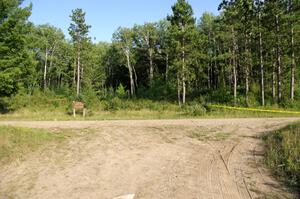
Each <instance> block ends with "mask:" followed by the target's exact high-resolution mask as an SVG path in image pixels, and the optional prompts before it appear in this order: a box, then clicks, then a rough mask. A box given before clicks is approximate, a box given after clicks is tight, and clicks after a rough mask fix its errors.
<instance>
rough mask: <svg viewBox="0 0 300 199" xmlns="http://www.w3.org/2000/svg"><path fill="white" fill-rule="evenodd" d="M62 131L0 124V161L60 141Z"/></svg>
mask: <svg viewBox="0 0 300 199" xmlns="http://www.w3.org/2000/svg"><path fill="white" fill-rule="evenodd" d="M66 135H67V134H66V133H64V132H56V133H55V132H50V131H46V130H41V129H30V128H20V127H9V126H0V162H10V161H12V160H15V159H22V157H23V156H24V155H25V154H27V153H29V152H32V151H35V150H37V149H38V148H39V147H41V146H43V145H44V144H46V143H50V142H53V141H55V142H61V141H63V140H64V139H65V138H66Z"/></svg>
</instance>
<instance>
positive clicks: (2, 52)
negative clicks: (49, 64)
mask: <svg viewBox="0 0 300 199" xmlns="http://www.w3.org/2000/svg"><path fill="white" fill-rule="evenodd" d="M21 3H22V1H18V0H0V71H1V72H0V97H1V96H2V97H3V96H10V95H12V94H15V93H17V92H18V91H19V90H20V89H22V88H25V89H26V91H28V92H29V91H30V90H31V89H32V87H33V86H34V85H35V77H36V70H35V66H36V61H35V60H34V59H33V53H32V50H31V49H30V46H29V45H28V40H29V33H30V31H31V28H32V26H31V24H30V23H29V22H28V17H29V16H30V15H31V6H30V7H26V8H20V7H19V6H20V5H21Z"/></svg>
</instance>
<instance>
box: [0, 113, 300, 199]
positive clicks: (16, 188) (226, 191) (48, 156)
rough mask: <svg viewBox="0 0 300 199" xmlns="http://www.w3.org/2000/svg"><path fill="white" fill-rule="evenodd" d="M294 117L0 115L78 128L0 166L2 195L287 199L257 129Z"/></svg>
mask: <svg viewBox="0 0 300 199" xmlns="http://www.w3.org/2000/svg"><path fill="white" fill-rule="evenodd" d="M296 120H297V119H292V118H284V119H281V118H280V119H216V120H215V119H214V120H213V119H212V120H211V119H208V120H157V121H153V120H152V121H98V122H93V121H92V122H0V125H15V126H25V127H33V128H47V129H62V128H73V129H78V131H80V132H81V136H77V137H74V138H71V139H69V140H68V141H67V142H66V143H65V144H64V145H63V146H61V145H58V146H59V147H58V146H55V145H50V146H44V147H42V149H41V150H39V151H37V152H34V153H32V154H28V155H27V156H26V158H25V159H24V160H22V161H18V162H14V163H11V164H9V165H4V166H1V167H0V199H2V198H3V199H4V198H10V197H11V198H22V199H23V198H31V199H34V198H41V199H44V198H55V199H66V198H72V199H73V198H80V199H85V198H88V199H90V198H92V199H93V198H95V199H96V198H97V199H112V198H116V197H118V196H124V197H123V198H125V195H127V198H133V197H134V199H141V198H143V199H200V198H204V199H235V198H237V199H243V198H245V199H253V198H267V197H274V198H293V196H292V195H291V194H290V193H288V192H287V191H286V190H285V189H284V188H283V186H282V185H280V184H279V183H278V182H276V181H275V180H274V179H273V178H272V177H271V176H270V172H269V171H268V170H267V169H265V168H263V166H262V158H263V157H262V155H263V145H262V142H261V140H260V139H258V137H257V136H259V135H261V133H262V132H265V131H269V130H274V129H278V128H280V127H282V126H284V125H286V124H288V123H291V122H293V121H296ZM130 194H131V195H130ZM294 197H295V196H294ZM121 198H122V197H121Z"/></svg>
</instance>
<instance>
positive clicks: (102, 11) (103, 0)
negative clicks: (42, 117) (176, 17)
mask: <svg viewBox="0 0 300 199" xmlns="http://www.w3.org/2000/svg"><path fill="white" fill-rule="evenodd" d="M175 2H176V0H50V1H47V0H25V1H24V3H23V5H24V6H26V5H29V4H30V3H32V4H33V9H32V16H31V17H30V18H29V20H30V21H31V22H33V23H34V24H37V25H38V24H46V23H48V24H50V25H53V26H55V27H58V28H60V29H61V30H62V31H63V32H64V33H65V35H66V36H67V37H68V27H69V25H70V22H71V21H70V14H71V11H72V10H73V9H76V8H82V9H83V10H84V11H85V12H86V22H87V24H89V25H91V26H92V27H91V29H90V34H89V35H90V37H91V38H92V39H93V41H95V42H99V41H105V42H110V41H111V38H112V34H113V33H114V31H115V30H116V29H117V28H118V27H120V26H121V27H132V26H133V25H134V24H143V23H145V22H156V21H158V20H160V19H163V18H165V17H166V16H167V15H168V14H171V6H172V5H174V3H175ZM220 2H221V0H189V3H190V4H191V5H192V7H193V9H194V14H195V17H196V18H197V19H199V18H200V17H201V15H202V14H203V12H205V11H207V12H211V13H214V14H218V10H217V8H218V5H219V3H220Z"/></svg>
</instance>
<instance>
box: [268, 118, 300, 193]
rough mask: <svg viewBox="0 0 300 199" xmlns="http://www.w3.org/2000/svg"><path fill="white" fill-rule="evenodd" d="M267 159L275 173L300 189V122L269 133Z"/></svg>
mask: <svg viewBox="0 0 300 199" xmlns="http://www.w3.org/2000/svg"><path fill="white" fill-rule="evenodd" d="M264 140H265V143H266V156H265V161H266V164H267V165H268V167H270V168H271V169H272V171H273V172H274V174H275V175H276V176H278V177H280V178H281V179H283V180H284V181H285V182H287V183H288V184H289V185H291V186H294V187H297V188H298V189H300V123H297V124H293V125H289V126H287V127H285V128H283V129H280V130H278V131H275V132H272V133H269V134H267V135H266V136H265V137H264Z"/></svg>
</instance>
